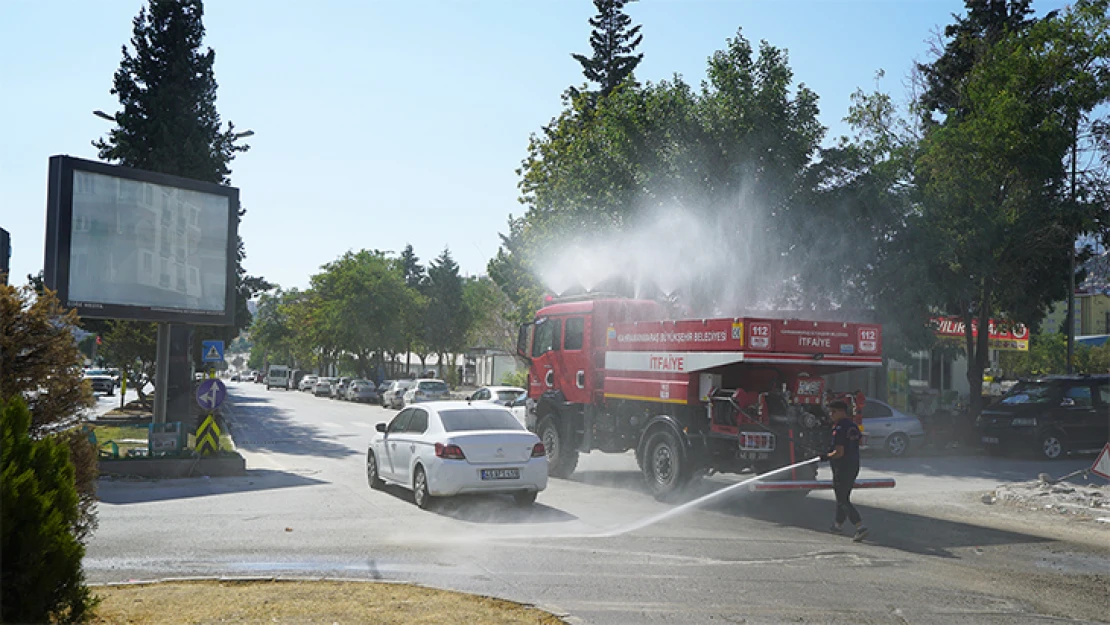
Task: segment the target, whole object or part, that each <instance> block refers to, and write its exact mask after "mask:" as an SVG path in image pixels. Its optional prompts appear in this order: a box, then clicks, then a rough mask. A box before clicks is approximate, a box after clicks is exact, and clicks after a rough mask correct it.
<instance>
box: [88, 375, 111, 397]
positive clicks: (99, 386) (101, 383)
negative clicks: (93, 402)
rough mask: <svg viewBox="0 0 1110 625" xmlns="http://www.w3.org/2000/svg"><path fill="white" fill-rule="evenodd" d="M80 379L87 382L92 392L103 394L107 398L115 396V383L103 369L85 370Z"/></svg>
mask: <svg viewBox="0 0 1110 625" xmlns="http://www.w3.org/2000/svg"><path fill="white" fill-rule="evenodd" d="M82 377H83V378H84V379H86V380H88V381H89V385H90V386H91V387H92V392H93V393H94V394H95V393H104V394H105V395H107V396H108V397H112V396H113V395H115V394H116V381H115V380H114V379H113V378H112V376H111V375H109V373H108V372H107V371H106V370H104V369H85V372H84V374H83V375H82Z"/></svg>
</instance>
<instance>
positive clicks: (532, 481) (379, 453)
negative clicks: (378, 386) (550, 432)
mask: <svg viewBox="0 0 1110 625" xmlns="http://www.w3.org/2000/svg"><path fill="white" fill-rule="evenodd" d="M366 479H367V481H369V482H370V487H371V488H381V487H382V485H383V484H384V483H390V484H397V485H400V486H402V487H404V488H408V489H411V490H412V491H413V500H414V501H415V502H416V505H417V506H419V507H421V508H427V507H428V506H429V505H430V504H431V502H432V500H433V498H435V497H448V496H451V495H459V494H463V493H511V494H512V495H513V496H514V497H515V498H516V501H517V503H518V504H520V505H531V504H532V503H533V502H535V501H536V495H537V494H538V493H539V492H540V491H541V490H543V489H545V488H547V454H546V453H545V452H544V448H543V443H541V442H540V439H539V437H537V436H536V435H535V434H533V433H531V432H529V431H528V430H525V429H524V426H523V425H521V424H520V422H519V421H517V419H516V417H515V416H513V413H512V412H510V411H509V410H508V409H507V408H502V407H500V406H495V405H492V404H486V405H480V406H475V405H472V404H469V403H467V402H462V401H445V402H435V403H427V404H420V405H419V406H410V407H408V408H405V409H404V410H402V411H401V412H399V413H398V414H397V416H396V417H394V418H393V420H392V421H390V422H389V425H388V426H387V425H386V424H385V423H379V424H378V433H377V434H375V435H374V438H373V440H371V441H370V446H369V448H368V449H367V451H366Z"/></svg>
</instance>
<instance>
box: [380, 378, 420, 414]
mask: <svg viewBox="0 0 1110 625" xmlns="http://www.w3.org/2000/svg"><path fill="white" fill-rule="evenodd" d="M413 384H416V380H397V381H395V382H394V383H393V384H392V385H391V386H390V387H389V390H387V391H386V404H387V406H386V407H387V408H404V407H405V391H407V390H409V387H411V386H412V385H413Z"/></svg>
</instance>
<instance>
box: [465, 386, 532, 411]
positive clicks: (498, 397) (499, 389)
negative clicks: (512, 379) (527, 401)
mask: <svg viewBox="0 0 1110 625" xmlns="http://www.w3.org/2000/svg"><path fill="white" fill-rule="evenodd" d="M524 393H525V390H524V389H522V388H517V387H515V386H483V387H482V388H480V389H478V390H476V391H474V392H473V393H471V394H470V396H469V397H467V398H466V399H467V401H492V402H494V403H496V404H500V405H502V406H511V405H512V404H513V402H514V401H516V400H517V398H519V397H520V396H521V395H523V394H524Z"/></svg>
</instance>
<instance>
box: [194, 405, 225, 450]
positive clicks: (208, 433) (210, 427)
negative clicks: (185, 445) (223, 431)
mask: <svg viewBox="0 0 1110 625" xmlns="http://www.w3.org/2000/svg"><path fill="white" fill-rule="evenodd" d="M219 450H220V427H219V426H218V425H216V419H215V418H214V417H213V416H212V415H208V416H207V417H205V418H204V421H202V422H201V424H200V427H198V428H197V453H199V454H205V455H207V454H214V453H216V452H217V451H219Z"/></svg>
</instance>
